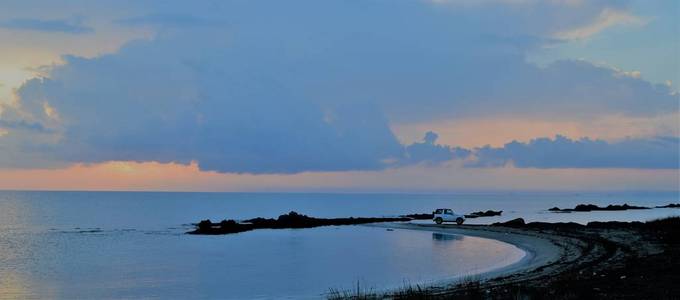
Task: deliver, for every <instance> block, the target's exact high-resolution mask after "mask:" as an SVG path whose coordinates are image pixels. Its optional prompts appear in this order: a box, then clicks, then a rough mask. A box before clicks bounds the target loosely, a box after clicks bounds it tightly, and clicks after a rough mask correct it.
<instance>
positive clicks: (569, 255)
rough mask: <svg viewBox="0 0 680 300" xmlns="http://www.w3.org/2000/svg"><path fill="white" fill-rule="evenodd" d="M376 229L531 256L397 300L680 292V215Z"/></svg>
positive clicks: (658, 295) (673, 294)
mask: <svg viewBox="0 0 680 300" xmlns="http://www.w3.org/2000/svg"><path fill="white" fill-rule="evenodd" d="M374 226H381V227H389V228H400V229H409V230H426V231H432V232H444V233H450V234H464V235H469V236H478V237H484V238H490V239H496V240H499V241H503V242H507V243H510V244H513V245H515V246H517V247H519V248H520V249H522V250H524V251H526V252H527V254H528V255H527V256H526V257H525V258H524V259H522V260H521V261H519V262H517V263H515V264H513V265H510V266H507V267H504V268H500V269H498V270H494V271H492V272H487V273H484V274H481V275H480V276H477V277H475V278H473V279H468V280H467V281H465V280H464V281H455V282H442V283H440V284H439V285H433V286H430V287H425V288H420V287H419V288H418V290H415V289H412V288H411V289H409V288H405V289H402V290H399V291H395V292H394V293H393V294H392V295H388V297H389V298H405V299H423V298H427V299H440V298H441V299H446V298H451V297H455V298H458V299H516V298H518V297H521V298H528V299H542V298H546V297H547V298H551V299H584V298H637V297H639V296H640V295H644V297H643V298H646V299H667V298H674V297H677V296H678V295H680V288H679V287H678V286H677V285H676V284H675V283H676V282H678V281H679V280H680V274H679V272H677V270H678V267H680V255H679V254H680V251H679V250H680V246H679V243H678V239H679V237H680V235H678V233H679V232H678V231H679V230H680V218H669V219H664V220H660V221H652V222H647V223H641V222H593V223H589V224H587V225H579V224H575V223H538V222H536V223H529V224H523V225H511V227H508V226H503V225H502V224H497V225H496V226H486V225H463V226H457V225H434V224H408V223H406V224H405V223H399V224H396V223H395V224H379V225H374ZM383 296H384V295H383ZM340 298H342V297H340ZM366 298H371V296H370V295H368V297H366ZM376 298H382V296H376Z"/></svg>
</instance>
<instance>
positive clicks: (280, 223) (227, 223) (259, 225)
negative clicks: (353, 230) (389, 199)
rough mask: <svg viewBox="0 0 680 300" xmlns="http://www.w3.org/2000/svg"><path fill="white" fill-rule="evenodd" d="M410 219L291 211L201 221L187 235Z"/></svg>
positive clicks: (404, 219) (406, 219)
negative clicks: (275, 215)
mask: <svg viewBox="0 0 680 300" xmlns="http://www.w3.org/2000/svg"><path fill="white" fill-rule="evenodd" d="M409 220H411V219H410V218H406V217H398V218H335V219H322V218H314V217H308V216H306V215H303V214H299V213H297V212H294V211H291V212H290V213H288V214H285V215H280V216H279V217H278V218H277V219H265V218H255V219H250V220H245V221H244V222H243V223H239V222H236V221H234V220H224V221H222V222H220V223H212V222H211V221H210V220H203V221H201V222H199V223H198V224H196V230H194V231H190V232H187V233H189V234H230V233H238V232H244V231H249V230H255V229H264V228H268V229H282V228H312V227H319V226H333V225H356V224H367V223H377V222H400V221H409Z"/></svg>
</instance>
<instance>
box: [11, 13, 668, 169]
mask: <svg viewBox="0 0 680 300" xmlns="http://www.w3.org/2000/svg"><path fill="white" fill-rule="evenodd" d="M223 5H224V7H222V9H220V8H219V7H218V8H215V13H214V14H212V15H210V16H211V17H210V18H209V19H210V20H213V19H214V18H215V16H216V15H219V17H220V18H221V19H219V20H222V21H226V20H229V23H228V24H229V25H228V26H227V25H226V24H227V23H226V22H215V23H214V24H211V25H212V26H194V24H192V23H194V22H196V20H195V19H192V18H188V19H183V18H173V17H167V16H173V15H174V14H171V13H168V12H164V13H162V14H160V13H159V14H150V15H148V16H145V17H138V18H130V19H127V21H128V22H131V23H136V24H167V23H173V24H174V27H173V28H177V29H178V30H163V31H161V32H160V33H159V34H158V35H157V36H156V37H155V38H154V39H152V40H144V41H133V42H130V43H128V44H126V45H125V46H124V47H122V48H121V49H119V51H117V52H116V53H112V54H107V55H102V56H98V57H93V58H83V57H77V56H65V57H64V58H63V60H64V64H63V65H58V66H53V67H51V68H50V69H49V71H48V72H46V74H45V75H46V76H45V78H36V79H32V80H29V81H27V82H26V83H25V84H23V85H22V86H21V87H20V88H19V89H18V90H17V97H18V99H19V105H17V106H16V107H11V108H8V107H5V108H4V109H3V111H2V113H0V120H10V121H12V122H17V121H25V122H28V123H31V124H33V123H36V124H40V125H41V126H43V127H44V128H48V129H50V130H51V132H53V133H52V134H46V133H41V135H40V136H41V138H35V137H33V136H32V134H31V133H30V132H28V131H27V130H23V131H21V130H18V129H12V128H5V130H7V131H8V133H7V134H5V135H4V136H3V137H1V138H0V148H3V149H5V151H12V152H13V153H15V154H16V156H14V158H13V159H12V161H11V163H12V165H21V164H22V163H25V164H27V165H31V166H33V165H34V161H35V160H34V159H33V158H32V157H31V158H26V159H22V158H21V154H24V153H25V154H26V155H28V154H29V153H30V154H31V155H38V156H42V157H45V159H44V161H49V160H53V161H55V162H56V163H97V162H105V161H113V160H115V161H140V162H141V161H156V162H160V163H169V162H175V163H180V164H189V163H190V162H192V161H196V162H197V165H198V167H199V168H200V169H201V170H213V171H218V172H235V173H257V174H260V173H300V172H308V171H346V170H380V169H384V168H389V167H393V166H403V165H408V164H419V163H425V164H438V163H442V162H446V161H448V160H451V158H452V157H453V158H455V157H467V156H468V155H469V152H468V150H465V149H461V148H454V147H450V146H445V145H439V144H436V141H437V137H436V136H435V135H434V134H429V135H428V136H426V139H425V140H423V141H422V142H418V143H414V144H412V145H408V146H406V145H402V144H401V143H400V142H399V141H398V140H397V139H396V138H395V136H394V134H393V132H392V131H391V130H390V126H389V125H390V124H391V123H398V122H409V121H413V122H417V121H422V120H427V121H432V120H445V119H451V118H456V117H461V116H464V117H467V118H475V117H481V116H483V117H489V118H491V117H494V116H499V115H514V116H527V117H529V116H530V117H533V118H543V119H560V118H568V119H571V120H580V119H588V118H590V117H593V116H599V115H603V114H604V115H606V114H622V115H633V116H654V115H658V114H662V113H669V112H677V111H678V95H671V94H670V92H669V89H668V87H667V86H665V85H664V86H655V85H652V84H650V83H648V82H646V81H644V80H642V79H640V78H634V77H631V76H619V75H617V72H616V71H614V70H612V69H610V68H605V67H599V66H595V65H593V64H590V63H587V62H583V61H560V62H557V63H555V64H552V65H550V66H547V67H545V68H542V67H538V66H536V65H533V64H530V63H527V62H526V59H525V56H526V53H527V52H529V51H531V50H533V49H535V48H536V47H538V46H540V45H542V44H543V43H547V42H553V41H551V40H546V39H545V38H543V37H544V36H549V35H550V34H551V32H552V30H553V29H555V28H563V27H564V28H566V27H571V26H573V25H574V24H577V25H578V24H582V23H583V22H585V21H584V20H591V19H590V18H589V17H592V16H593V15H597V14H596V13H594V12H599V11H601V8H602V7H601V6H598V7H591V6H592V5H591V4H587V5H586V4H584V5H585V9H584V11H585V13H581V12H579V11H576V10H571V9H570V10H568V11H566V12H564V15H565V17H564V19H567V20H572V21H570V22H565V24H561V25H560V26H557V27H554V28H547V29H545V28H544V27H546V26H547V27H550V26H552V25H550V26H548V25H546V26H540V25H545V24H553V22H551V20H548V19H546V18H545V17H544V16H543V15H541V16H538V17H536V18H535V19H530V20H529V21H527V22H520V21H521V20H524V18H525V17H526V16H525V12H524V10H518V11H508V10H507V9H495V8H493V9H486V8H485V9H481V8H480V9H478V8H466V9H464V10H450V11H449V10H446V11H445V12H442V11H440V10H438V9H436V8H433V7H432V6H431V5H423V3H420V2H408V1H404V2H389V3H387V2H381V1H376V2H370V3H367V4H361V5H360V4H357V3H355V2H346V1H337V2H328V3H320V2H318V1H301V2H295V3H292V4H291V3H283V2H266V8H267V9H263V5H265V2H260V1H246V2H234V3H231V2H229V4H223ZM541 9H546V10H547V11H548V13H546V14H547V15H554V14H555V13H557V12H560V10H556V9H554V8H552V7H547V8H545V7H542V6H541ZM312 12H313V13H312ZM186 15H197V14H195V11H189V12H187V14H186ZM201 16H203V15H201ZM376 16H379V17H380V18H379V22H378V21H376V20H377V19H376ZM350 18H351V20H352V22H348V21H347V20H349V19H350ZM215 20H218V19H215ZM404 20H412V21H411V22H404ZM491 20H493V22H491ZM560 20H562V19H560ZM555 23H559V22H555ZM527 24H531V25H532V26H525V25H527ZM45 135H49V136H45ZM0 166H3V162H2V161H0Z"/></svg>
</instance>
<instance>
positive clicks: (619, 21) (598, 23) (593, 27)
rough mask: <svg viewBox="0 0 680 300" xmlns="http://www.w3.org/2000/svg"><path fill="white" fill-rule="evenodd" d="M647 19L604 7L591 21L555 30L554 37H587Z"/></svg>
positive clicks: (637, 23) (642, 23)
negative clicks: (610, 28)
mask: <svg viewBox="0 0 680 300" xmlns="http://www.w3.org/2000/svg"><path fill="white" fill-rule="evenodd" d="M646 23H647V21H645V20H644V19H642V18H640V17H638V16H635V15H633V14H631V13H629V12H627V11H621V10H614V9H609V8H605V9H604V10H602V12H601V13H600V15H599V16H598V17H597V18H596V19H595V20H593V21H592V23H589V24H585V25H583V26H579V27H576V28H572V29H569V30H565V31H561V32H557V33H556V34H555V37H557V38H560V39H567V40H577V39H584V38H588V37H590V36H592V35H594V34H597V33H598V32H600V31H602V30H604V29H606V28H608V27H611V26H615V25H625V24H628V25H638V26H639V25H644V24H646Z"/></svg>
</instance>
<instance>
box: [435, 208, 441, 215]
mask: <svg viewBox="0 0 680 300" xmlns="http://www.w3.org/2000/svg"><path fill="white" fill-rule="evenodd" d="M442 211H443V209H441V208H440V209H437V210H436V211H435V212H434V213H435V214H442Z"/></svg>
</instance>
